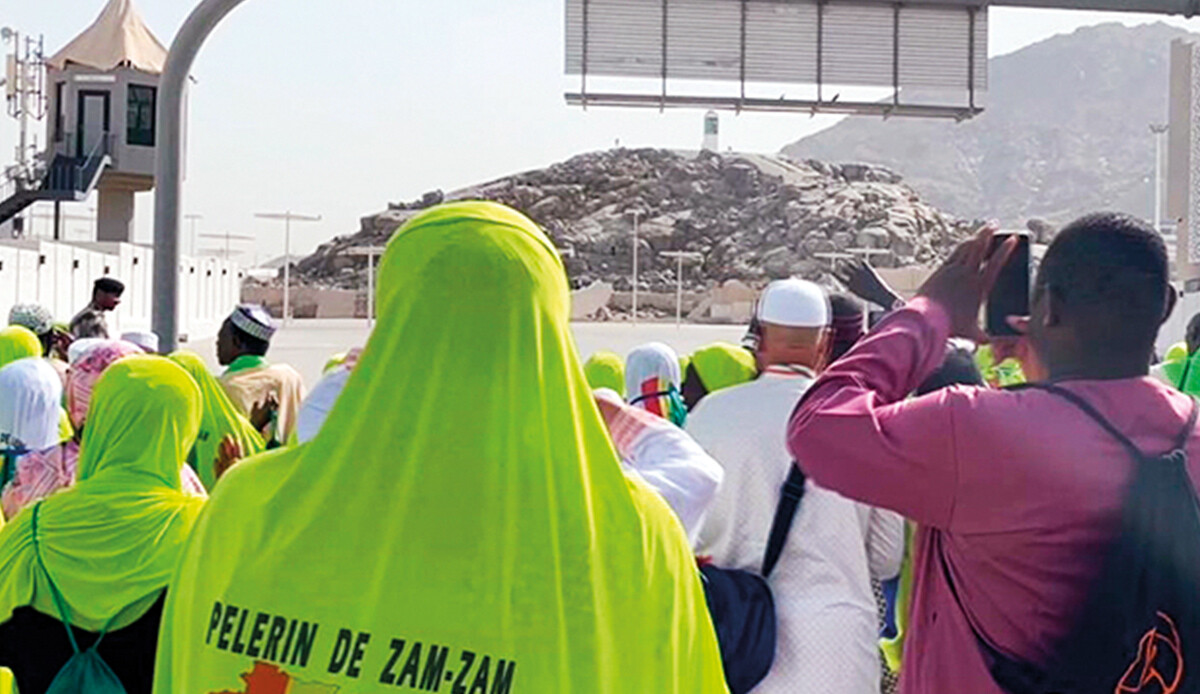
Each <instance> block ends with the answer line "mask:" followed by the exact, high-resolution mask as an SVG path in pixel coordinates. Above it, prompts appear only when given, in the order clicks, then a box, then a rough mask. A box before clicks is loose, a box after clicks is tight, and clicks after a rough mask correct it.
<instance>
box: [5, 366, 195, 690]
mask: <svg viewBox="0 0 1200 694" xmlns="http://www.w3.org/2000/svg"><path fill="white" fill-rule="evenodd" d="M199 429H200V391H199V389H198V388H197V387H196V384H195V382H194V381H193V380H192V379H191V377H189V376H188V375H187V372H185V371H184V370H183V369H181V368H180V367H179V366H177V365H175V364H173V363H172V362H170V361H168V360H166V359H163V358H161V357H150V356H135V357H127V358H125V359H122V360H121V361H119V362H117V363H115V364H113V365H112V366H111V367H109V368H108V369H107V370H106V371H105V373H104V376H102V377H101V378H100V381H99V383H97V384H96V389H95V391H94V393H93V396H92V404H91V408H90V410H89V412H88V417H87V427H86V429H84V434H83V444H82V448H81V451H80V459H79V468H78V473H77V474H78V482H77V483H76V484H75V486H74V487H71V488H70V489H67V490H64V491H61V492H59V493H57V494H54V495H52V496H50V497H48V498H46V499H44V500H42V501H39V502H38V503H36V504H34V505H33V506H31V507H29V508H26V509H24V510H23V511H21V512H20V513H19V514H18V515H17V517H16V518H15V519H13V520H12V521H11V522H10V523H9V525H8V526H6V527H5V528H4V530H3V531H0V665H3V666H6V667H9V668H11V669H12V670H13V672H14V673H15V674H16V677H17V684H18V687H19V688H20V690H21V691H27V692H44V691H46V688H47V687H48V686H49V684H50V682H51V680H52V679H53V678H54V676H55V675H56V674H57V672H58V670H59V669H60V668H61V667H62V666H63V664H64V663H65V662H66V661H67V659H68V658H69V657H70V656H71V654H72V648H71V647H69V646H68V645H67V644H66V643H64V639H63V636H64V634H63V629H64V627H63V624H62V623H61V622H62V620H64V619H66V620H69V621H70V623H71V624H72V625H74V627H76V628H75V630H74V636H75V638H76V640H77V641H78V643H79V646H80V647H81V648H88V647H90V646H91V645H92V643H93V642H95V641H96V640H97V637H98V635H99V634H101V633H105V632H107V635H106V636H105V638H104V639H103V642H102V644H101V646H100V648H99V652H100V655H101V656H102V657H103V658H104V660H105V662H107V664H108V665H109V667H111V668H112V669H113V671H114V672H115V673H116V674H117V676H118V678H119V679H120V680H121V681H122V683H123V684H124V685H125V687H126V689H127V690H128V691H129V692H131V693H132V692H138V691H143V692H144V691H148V690H149V688H150V686H151V681H152V677H153V675H152V663H153V654H154V650H155V643H156V641H157V632H158V623H159V617H160V610H161V606H162V598H163V590H164V589H165V588H166V585H167V581H168V579H169V578H170V576H171V575H172V574H173V573H174V571H175V568H176V566H177V565H178V562H179V557H180V555H181V553H182V551H183V545H184V541H185V540H186V539H187V537H188V534H189V533H190V531H191V529H192V525H193V524H194V522H195V520H196V518H197V516H198V515H199V514H200V509H201V508H202V507H203V504H204V499H203V498H202V497H197V496H193V495H190V494H187V493H185V492H184V491H183V489H182V482H181V479H180V473H179V469H180V465H181V464H182V462H181V461H182V460H183V459H184V457H185V456H186V455H187V452H188V450H190V449H191V447H192V444H193V443H194V441H195V439H196V433H197V432H198V431H199ZM56 591H57V593H58V594H59V595H61V600H62V609H60V608H59V606H57V605H56V602H55V597H54V596H55V592H56ZM179 691H182V689H180V690H179Z"/></svg>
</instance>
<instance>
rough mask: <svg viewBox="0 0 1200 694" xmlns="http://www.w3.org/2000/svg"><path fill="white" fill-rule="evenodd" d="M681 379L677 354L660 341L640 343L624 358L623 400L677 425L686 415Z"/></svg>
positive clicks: (680, 423)
mask: <svg viewBox="0 0 1200 694" xmlns="http://www.w3.org/2000/svg"><path fill="white" fill-rule="evenodd" d="M682 381H683V378H682V377H681V376H680V372H679V356H678V355H677V354H675V350H673V349H671V348H670V347H668V346H667V345H664V344H663V343H661V342H650V343H647V344H644V345H642V346H641V347H638V348H636V349H634V350H633V351H632V352H630V353H629V357H628V358H626V359H625V400H626V401H627V402H629V404H631V405H634V406H635V407H640V408H641V409H643V410H646V411H647V412H652V413H654V414H656V415H658V416H660V417H662V418H663V419H666V420H667V421H669V422H672V423H674V424H678V425H680V426H682V425H683V420H684V418H685V417H686V416H687V410H686V409H685V407H684V404H683V398H682V397H680V394H679V389H680V387H681V385H680V384H681V382H682Z"/></svg>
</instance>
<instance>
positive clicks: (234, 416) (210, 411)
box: [170, 351, 267, 490]
mask: <svg viewBox="0 0 1200 694" xmlns="http://www.w3.org/2000/svg"><path fill="white" fill-rule="evenodd" d="M170 359H171V360H172V361H174V362H175V363H176V364H179V365H180V366H182V367H183V370H184V371H186V372H188V375H189V376H191V377H192V379H193V380H195V381H196V385H197V386H199V387H200V400H201V403H202V405H203V406H204V414H203V415H202V416H201V418H200V434H199V435H198V436H197V437H196V445H195V447H193V448H192V453H191V455H190V456H189V460H190V461H193V467H194V468H195V469H196V474H197V475H199V476H200V481H201V482H202V483H204V488H205V489H208V490H211V489H212V488H213V485H215V484H216V483H217V477H216V472H215V470H214V469H213V467H214V466H213V463H215V462H216V460H217V455H218V453H219V452H220V450H221V441H222V440H224V439H225V437H226V436H232V437H233V438H234V439H235V440H237V442H238V444H240V445H241V447H242V455H243V456H244V457H246V458H249V457H250V456H252V455H258V454H259V453H262V452H263V451H265V450H266V448H267V446H266V444H265V443H263V439H262V435H261V434H259V433H258V432H257V431H255V430H254V425H253V424H251V423H250V420H248V419H246V416H245V415H244V414H242V413H241V411H240V410H238V408H237V407H236V406H235V405H234V404H233V401H232V400H230V399H229V394H228V393H226V392H225V388H224V387H222V386H221V383H220V382H219V381H217V378H216V376H213V375H212V373H211V372H209V370H208V367H207V366H205V364H204V361H203V360H202V359H201V358H200V357H199V355H197V354H195V353H194V352H187V351H179V352H175V353H174V354H172V355H171V356H170Z"/></svg>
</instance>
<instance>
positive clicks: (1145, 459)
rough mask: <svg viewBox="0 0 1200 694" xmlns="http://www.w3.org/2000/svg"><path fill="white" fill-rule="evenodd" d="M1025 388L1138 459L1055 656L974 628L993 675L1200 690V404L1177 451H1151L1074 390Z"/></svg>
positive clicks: (1020, 687)
mask: <svg viewBox="0 0 1200 694" xmlns="http://www.w3.org/2000/svg"><path fill="white" fill-rule="evenodd" d="M1026 387H1030V388H1038V389H1040V390H1045V391H1048V392H1050V393H1053V394H1055V395H1058V396H1059V397H1062V398H1065V399H1066V400H1068V401H1069V402H1071V403H1072V404H1074V405H1075V406H1076V407H1078V408H1079V409H1081V410H1083V412H1085V413H1086V414H1087V415H1088V416H1090V417H1091V418H1092V419H1094V420H1096V422H1097V423H1098V424H1100V426H1101V427H1103V428H1104V430H1105V431H1107V432H1108V433H1109V434H1111V435H1112V436H1113V437H1114V438H1115V439H1117V441H1119V442H1120V443H1121V445H1122V446H1124V448H1125V449H1126V450H1127V451H1128V452H1129V454H1130V455H1131V456H1132V457H1133V459H1134V460H1135V461H1136V463H1137V467H1136V469H1135V472H1134V476H1133V483H1132V485H1131V486H1130V488H1129V491H1128V493H1127V495H1126V498H1125V501H1124V504H1123V506H1122V511H1121V525H1120V530H1119V533H1118V535H1117V536H1116V539H1115V541H1114V542H1113V544H1112V545H1111V546H1110V547H1109V550H1108V553H1107V555H1106V556H1105V559H1104V562H1103V564H1102V568H1101V570H1100V574H1099V576H1098V577H1097V578H1096V581H1095V583H1093V584H1092V586H1091V589H1090V590H1089V592H1088V596H1087V598H1086V600H1085V602H1084V606H1083V612H1082V613H1081V614H1080V617H1079V620H1078V621H1077V622H1076V623H1075V625H1074V626H1073V628H1072V629H1071V631H1070V632H1069V634H1068V635H1067V636H1066V638H1064V639H1063V640H1062V641H1061V642H1060V643H1059V644H1058V647H1057V648H1056V649H1055V651H1054V653H1055V655H1054V657H1053V658H1052V659H1051V661H1050V663H1049V664H1048V665H1047V666H1046V667H1045V668H1038V667H1035V666H1033V665H1031V664H1029V663H1022V662H1018V661H1016V660H1013V659H1011V658H1009V657H1008V656H1005V655H1004V654H1002V653H1000V652H999V651H998V650H996V649H995V648H994V647H992V646H991V645H990V644H988V643H987V641H986V640H984V638H983V637H982V636H981V635H980V634H979V633H978V632H977V631H976V632H975V638H976V640H977V641H978V642H979V644H980V647H981V648H982V649H983V652H984V656H985V659H986V660H988V662H989V667H990V669H991V673H992V677H993V678H994V679H995V680H996V683H997V684H999V685H1000V686H1001V687H1002V688H1004V689H1005V690H1006V691H1008V692H1010V694H1085V693H1086V694H1093V693H1101V694H1110V693H1115V694H1200V670H1198V668H1200V600H1198V599H1197V596H1200V499H1197V496H1196V491H1195V489H1194V487H1193V485H1192V481H1191V479H1190V478H1189V476H1188V472H1187V452H1186V451H1187V444H1188V441H1189V439H1190V438H1191V436H1192V434H1193V432H1194V430H1195V428H1196V419H1197V413H1198V410H1200V405H1197V404H1196V403H1194V402H1193V404H1192V413H1191V415H1190V417H1189V418H1188V423H1187V426H1186V427H1184V430H1183V431H1182V432H1181V433H1180V434H1179V438H1178V439H1177V440H1176V442H1175V447H1174V449H1173V450H1171V451H1170V452H1168V453H1166V454H1165V455H1159V456H1148V455H1146V454H1144V453H1142V452H1141V451H1140V450H1138V448H1137V446H1135V445H1134V444H1133V442H1132V441H1130V440H1129V438H1128V437H1126V436H1125V435H1124V434H1122V433H1121V432H1119V431H1117V430H1116V428H1115V427H1113V426H1112V424H1110V423H1109V422H1108V420H1106V419H1105V418H1104V417H1103V415H1101V414H1100V413H1099V412H1098V411H1097V410H1096V409H1095V408H1094V407H1092V406H1091V405H1090V404H1088V403H1087V401H1085V400H1083V399H1082V398H1080V397H1079V396H1078V395H1076V394H1075V393H1072V392H1070V391H1068V390H1065V389H1062V388H1059V387H1057V386H1053V385H1037V386H1026ZM943 568H945V563H944V562H943ZM947 578H949V572H947ZM972 629H974V627H972ZM1185 661H1190V662H1185Z"/></svg>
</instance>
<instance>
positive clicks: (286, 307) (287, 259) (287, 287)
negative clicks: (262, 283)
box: [254, 210, 321, 325]
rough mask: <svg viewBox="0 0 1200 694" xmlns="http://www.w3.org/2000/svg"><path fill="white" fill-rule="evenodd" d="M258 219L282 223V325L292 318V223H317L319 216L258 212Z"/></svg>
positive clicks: (319, 219) (290, 212) (288, 212)
mask: <svg viewBox="0 0 1200 694" xmlns="http://www.w3.org/2000/svg"><path fill="white" fill-rule="evenodd" d="M254 216H255V217H257V218H259V219H274V220H277V221H278V220H282V221H283V324H284V325H287V324H288V321H289V320H291V318H292V222H319V221H321V215H319V214H318V215H304V214H295V213H293V212H292V211H291V210H288V211H287V212H259V213H258V214H256V215H254Z"/></svg>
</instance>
